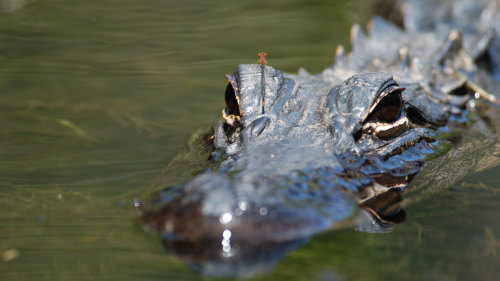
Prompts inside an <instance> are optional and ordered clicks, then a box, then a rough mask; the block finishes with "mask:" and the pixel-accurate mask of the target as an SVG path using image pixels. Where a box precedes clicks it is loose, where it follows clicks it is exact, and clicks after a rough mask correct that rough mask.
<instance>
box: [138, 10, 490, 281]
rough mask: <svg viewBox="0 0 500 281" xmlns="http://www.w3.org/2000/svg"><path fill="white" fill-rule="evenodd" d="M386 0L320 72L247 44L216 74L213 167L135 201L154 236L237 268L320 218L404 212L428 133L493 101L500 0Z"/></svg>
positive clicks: (364, 224)
mask: <svg viewBox="0 0 500 281" xmlns="http://www.w3.org/2000/svg"><path fill="white" fill-rule="evenodd" d="M397 3H399V4H398V6H397V7H398V10H399V11H400V12H399V13H397V14H396V17H395V18H397V19H398V20H397V21H395V22H390V21H388V20H386V19H383V18H381V17H374V18H373V19H372V20H371V21H370V22H369V24H368V27H367V30H368V35H366V34H365V33H364V32H363V31H362V29H361V28H360V27H359V26H358V25H354V26H353V28H352V29H351V51H350V52H349V53H347V52H345V51H344V48H343V47H341V46H339V47H338V48H337V50H336V58H335V62H334V63H333V65H332V66H330V67H328V68H326V69H325V70H324V71H323V72H321V73H315V74H310V73H308V72H307V71H305V70H304V69H301V70H299V72H298V73H297V74H287V73H282V72H280V71H279V70H276V69H275V68H273V67H272V66H269V65H267V62H266V60H265V57H264V53H260V54H259V55H260V60H259V62H258V63H257V64H244V65H239V66H238V67H237V70H236V72H235V73H234V74H233V75H226V78H227V81H228V84H227V87H226V90H225V102H226V106H225V108H224V109H223V110H222V119H223V121H221V122H219V123H217V124H216V125H215V126H214V127H213V130H212V131H211V133H210V134H208V135H207V137H206V146H207V147H209V148H210V151H211V152H210V158H211V159H212V161H214V163H216V167H215V168H210V169H207V170H204V171H201V172H200V173H199V174H197V175H196V176H195V177H194V178H192V179H191V180H189V181H188V182H187V183H185V184H182V185H177V186H172V187H168V188H166V189H164V190H162V191H161V192H158V193H157V194H156V195H155V197H154V199H153V200H152V201H151V202H149V203H148V204H146V206H143V209H142V212H143V216H142V217H143V221H144V224H145V225H146V226H148V227H150V228H152V229H155V230H157V231H159V232H160V233H161V235H162V238H163V242H164V244H165V246H166V247H168V248H170V249H174V251H176V252H177V253H178V254H179V255H181V256H182V257H184V258H186V260H187V261H188V262H189V263H190V264H191V265H193V266H194V267H197V268H198V269H199V270H201V271H205V274H211V273H212V274H223V273H221V272H225V271H227V272H226V273H225V274H229V275H238V274H241V272H247V273H248V271H251V272H255V271H259V269H261V268H262V267H269V266H270V265H272V264H273V263H275V262H276V261H277V260H279V259H280V258H281V256H283V255H284V254H285V253H286V252H288V251H290V250H291V249H294V248H296V247H298V246H299V245H300V244H301V243H303V242H304V241H305V240H307V239H308V238H309V237H310V236H312V235H314V234H317V233H320V232H323V231H326V230H329V229H333V228H336V227H344V226H346V225H352V226H353V227H354V228H355V229H357V230H359V231H368V232H387V231H390V230H391V228H392V227H393V225H394V224H396V223H400V222H402V221H404V220H405V212H404V210H402V209H401V208H400V202H401V200H402V197H403V194H404V191H405V189H406V188H407V187H408V185H409V184H410V183H411V181H412V180H413V179H414V178H415V176H416V175H418V173H419V172H420V171H421V169H422V167H423V166H424V163H425V161H426V159H428V158H429V157H431V156H432V155H433V154H435V153H436V151H437V150H438V148H439V147H440V144H441V143H443V142H446V141H447V140H444V139H442V138H440V135H441V133H443V132H444V131H447V130H448V127H449V126H461V125H463V124H465V123H467V116H468V114H469V113H470V112H471V111H475V110H476V111H477V109H478V108H479V107H484V106H488V105H494V104H498V103H499V102H498V99H497V97H495V95H493V94H491V93H495V92H498V89H499V88H500V87H499V86H500V36H498V35H497V33H498V31H497V30H496V29H495V28H497V27H499V26H500V3H499V2H498V1H497V2H490V1H464V0H458V1H451V0H441V1H435V0H432V1H431V0H426V1H416V0H415V1H413V0H408V1H405V2H403V3H400V2H397ZM483 121H484V122H485V124H487V126H485V128H487V130H488V131H489V132H490V133H492V134H494V131H495V128H494V126H492V125H488V124H489V123H488V120H487V118H486V117H485V118H483ZM270 253H272V254H270ZM243 261H244V262H243ZM242 264H244V265H245V266H246V267H245V268H246V269H242V266H243V265H242ZM264 264H265V266H264ZM208 265H210V266H208ZM228 265H230V266H228ZM210 268H211V269H212V270H213V272H211V273H210V272H208V273H207V272H206V271H209V270H210ZM249 268H252V269H251V270H250V269H249ZM256 268H257V269H256ZM228 272H229V273H228Z"/></svg>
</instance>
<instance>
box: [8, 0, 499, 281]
mask: <svg viewBox="0 0 500 281" xmlns="http://www.w3.org/2000/svg"><path fill="white" fill-rule="evenodd" d="M7 2H9V3H8V4H9V5H10V6H9V7H11V8H9V9H6V8H4V9H6V10H5V11H10V12H9V13H3V14H0V93H1V99H0V122H1V129H0V255H1V259H0V280H188V279H189V280H197V279H201V278H204V277H202V276H200V275H199V274H198V273H197V272H195V271H193V270H191V269H190V268H189V267H188V266H186V264H185V263H184V262H183V261H182V260H181V259H180V258H178V257H177V256H176V255H175V254H173V253H169V252H166V251H165V250H164V249H163V248H162V246H161V243H160V241H159V238H158V237H156V236H155V235H153V234H150V233H145V232H144V231H143V230H142V229H141V227H140V223H139V217H138V213H137V211H136V210H135V208H133V207H132V204H133V199H134V198H135V197H140V198H141V199H142V200H147V198H148V196H150V195H151V194H152V192H153V191H155V190H158V189H160V188H161V187H164V186H166V185H172V184H176V183H181V182H183V181H185V180H187V179H188V178H189V177H190V176H191V175H192V174H193V173H195V172H196V171H199V170H200V169H202V168H203V167H205V166H206V165H207V163H206V162H205V161H203V160H202V159H203V156H202V155H199V154H198V153H196V147H195V145H193V143H195V142H190V139H193V138H196V137H197V136H199V135H200V133H201V132H205V131H206V130H208V128H209V127H210V126H211V125H212V124H213V123H214V122H216V121H217V120H219V118H220V109H221V108H222V107H223V104H224V101H223V92H224V89H225V85H226V82H225V80H224V78H223V74H225V73H231V72H233V71H234V69H235V67H236V65H237V64H239V63H255V62H256V61H257V59H258V58H257V56H256V54H257V52H259V51H266V52H268V53H269V54H270V55H269V57H268V60H269V62H270V64H271V65H273V66H274V67H276V68H278V69H280V70H283V71H287V72H296V71H297V70H298V68H299V67H300V66H304V67H306V68H307V69H308V70H309V71H312V72H314V71H320V70H321V69H322V68H323V67H325V66H327V65H329V64H330V63H331V62H332V61H333V56H334V50H335V46H336V45H337V44H344V45H346V44H347V42H348V36H349V28H350V25H351V24H352V23H354V22H360V23H362V24H364V23H366V21H367V20H368V18H369V17H368V15H370V14H371V13H372V12H371V4H366V2H362V1H337V2H330V1H314V2H312V3H309V2H306V1H273V2H272V3H271V2H269V1H251V2H241V3H237V2H234V1H217V2H208V1H196V0H187V1H182V2H178V1H159V0H147V1H120V2H119V3H118V2H116V1H106V0H105V1H102V0H101V1H94V0H90V1H72V2H68V1H61V0H43V1H42V0H40V1H36V2H33V1H13V0H3V1H0V4H4V7H5V5H6V4H5V3H7ZM13 3H14V4H16V3H17V4H27V5H26V6H24V7H21V8H19V9H17V10H13V8H12V7H16V6H15V5H14V6H12V5H13ZM495 116H496V117H495V118H496V119H495V122H496V124H499V123H500V121H499V119H500V118H498V114H496V115H495ZM467 145H469V146H467ZM190 146H194V147H191V151H194V152H190V153H186V151H188V150H189V149H190ZM462 147H465V148H466V149H463V151H465V152H464V153H458V154H457V155H458V156H456V157H455V158H453V156H454V155H447V156H444V157H443V158H438V159H435V160H433V162H431V163H430V164H429V165H428V167H426V169H424V173H423V174H422V175H421V176H420V178H417V179H416V180H415V182H414V184H413V185H414V188H413V189H411V190H409V191H408V192H407V194H406V198H407V201H406V203H405V205H406V207H405V210H406V213H407V219H406V222H405V223H403V224H401V225H398V226H397V227H396V228H395V229H394V231H393V232H392V233H390V234H383V235H381V234H379V235H376V234H367V233H359V232H355V231H354V230H352V229H349V228H345V229H340V230H336V231H331V232H328V233H324V234H321V235H318V236H316V237H313V238H312V239H311V240H310V241H309V242H308V243H306V244H304V245H303V246H301V247H300V248H299V249H298V250H296V251H293V252H291V253H290V254H288V255H287V256H286V257H285V258H284V259H282V260H281V261H280V262H278V264H277V266H276V267H275V268H274V269H273V270H272V271H271V272H268V273H265V274H262V275H259V276H257V277H255V279H256V280H267V279H273V280H274V279H276V280H387V279H397V280H471V279H475V280H495V279H496V276H498V274H499V273H500V269H499V268H500V267H499V265H500V226H499V225H498V214H499V213H500V204H499V203H500V192H499V191H500V180H499V178H498V176H496V174H498V172H499V171H500V168H499V165H498V164H499V163H500V147H499V145H498V137H494V138H492V137H487V136H483V135H481V134H480V133H479V132H477V131H475V130H469V133H468V135H466V136H465V137H464V140H463V143H462ZM457 158H458V159H459V160H460V161H457ZM440 159H441V160H440ZM168 163H170V164H168ZM459 163H460V164H459ZM453 169H455V170H457V171H465V172H467V173H466V175H464V172H458V173H457V172H455V173H453V172H448V171H453ZM160 175H162V176H161V177H160ZM457 175H461V176H464V177H460V178H459V177H458V176H457ZM204 279H206V278H204Z"/></svg>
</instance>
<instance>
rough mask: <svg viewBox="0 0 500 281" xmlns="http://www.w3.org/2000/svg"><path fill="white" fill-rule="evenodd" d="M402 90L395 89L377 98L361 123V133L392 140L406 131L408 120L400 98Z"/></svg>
mask: <svg viewBox="0 0 500 281" xmlns="http://www.w3.org/2000/svg"><path fill="white" fill-rule="evenodd" d="M403 90H404V88H396V89H393V90H392V91H391V92H390V93H388V94H385V96H383V97H382V98H379V100H378V102H376V103H375V104H374V105H373V106H372V109H371V110H370V112H369V114H368V117H367V118H366V120H365V121H364V122H363V127H362V129H361V130H362V133H364V134H373V135H375V136H377V137H380V138H394V137H397V136H399V135H400V134H402V133H403V132H404V131H406V130H407V129H408V119H407V118H406V115H405V112H404V108H403V99H402V97H401V92H402V91H403Z"/></svg>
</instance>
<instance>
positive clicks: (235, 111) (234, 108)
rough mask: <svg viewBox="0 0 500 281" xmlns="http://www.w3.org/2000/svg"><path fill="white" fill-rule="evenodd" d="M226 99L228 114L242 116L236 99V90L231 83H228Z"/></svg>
mask: <svg viewBox="0 0 500 281" xmlns="http://www.w3.org/2000/svg"><path fill="white" fill-rule="evenodd" d="M225 99H226V108H227V109H226V110H227V114H228V115H235V116H240V108H239V106H238V100H237V99H236V93H235V92H234V89H233V86H232V85H231V83H228V84H227V87H226V95H225Z"/></svg>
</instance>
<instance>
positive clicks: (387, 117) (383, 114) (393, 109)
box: [370, 93, 403, 123]
mask: <svg viewBox="0 0 500 281" xmlns="http://www.w3.org/2000/svg"><path fill="white" fill-rule="evenodd" d="M402 106H403V103H402V100H401V97H400V95H399V94H398V93H391V94H389V95H387V96H385V97H384V98H383V99H382V100H381V101H380V102H379V103H378V104H377V106H376V107H375V109H374V110H373V112H372V114H371V118H370V119H372V120H378V121H382V122H385V123H392V122H394V121H396V120H398V119H399V117H400V116H401V109H402Z"/></svg>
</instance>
